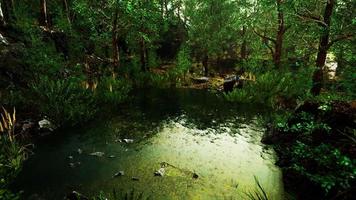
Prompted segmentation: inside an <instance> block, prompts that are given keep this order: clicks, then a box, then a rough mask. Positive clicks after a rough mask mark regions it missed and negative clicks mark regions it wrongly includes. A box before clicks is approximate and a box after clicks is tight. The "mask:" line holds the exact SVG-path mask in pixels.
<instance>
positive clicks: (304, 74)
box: [225, 69, 311, 107]
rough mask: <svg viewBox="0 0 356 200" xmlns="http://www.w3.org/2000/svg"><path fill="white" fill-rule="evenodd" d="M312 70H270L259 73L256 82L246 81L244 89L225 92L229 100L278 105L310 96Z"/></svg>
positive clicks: (271, 105)
mask: <svg viewBox="0 0 356 200" xmlns="http://www.w3.org/2000/svg"><path fill="white" fill-rule="evenodd" d="M310 76H311V70H306V69H305V70H302V71H299V72H297V74H293V73H291V72H286V73H281V72H277V71H270V72H266V73H264V74H260V75H257V79H256V82H253V83H252V82H251V83H246V84H245V85H244V87H243V88H242V89H235V90H234V91H233V92H231V93H228V94H225V98H226V99H227V100H228V101H232V102H240V103H254V104H255V103H258V104H265V105H268V106H270V107H276V105H278V104H279V103H281V102H280V101H282V100H283V101H286V102H288V101H296V100H297V99H304V98H306V97H307V96H308V93H309V90H310V87H311V81H310Z"/></svg>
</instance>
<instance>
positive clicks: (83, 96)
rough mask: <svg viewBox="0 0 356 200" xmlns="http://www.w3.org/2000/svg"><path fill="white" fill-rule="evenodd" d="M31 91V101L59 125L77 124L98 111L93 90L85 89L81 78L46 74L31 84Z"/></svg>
mask: <svg viewBox="0 0 356 200" xmlns="http://www.w3.org/2000/svg"><path fill="white" fill-rule="evenodd" d="M29 92H30V94H31V95H32V99H31V103H32V104H33V105H35V106H36V107H37V108H38V110H39V112H40V113H41V114H42V115H43V117H47V118H48V119H49V120H50V121H52V122H53V123H54V124H55V125H57V126H62V125H76V124H78V123H81V122H85V121H87V120H89V119H90V118H92V117H93V115H94V114H95V113H96V108H95V101H94V98H93V92H92V91H90V90H86V89H84V88H83V87H82V86H81V82H80V80H76V79H64V80H50V79H49V78H48V77H46V76H45V77H42V78H40V79H39V80H38V81H37V82H35V83H33V84H31V85H30V91H29Z"/></svg>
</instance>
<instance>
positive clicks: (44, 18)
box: [38, 0, 49, 27]
mask: <svg viewBox="0 0 356 200" xmlns="http://www.w3.org/2000/svg"><path fill="white" fill-rule="evenodd" d="M38 22H39V24H40V26H44V27H48V26H49V24H48V15H47V2H46V0H40V17H39V20H38Z"/></svg>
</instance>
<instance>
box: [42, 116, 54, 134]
mask: <svg viewBox="0 0 356 200" xmlns="http://www.w3.org/2000/svg"><path fill="white" fill-rule="evenodd" d="M38 125H39V127H40V129H41V130H45V131H46V130H48V131H51V132H52V131H54V129H55V126H54V125H53V124H52V122H50V121H48V120H47V119H43V120H41V121H39V122H38Z"/></svg>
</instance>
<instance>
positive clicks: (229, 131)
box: [14, 89, 284, 200]
mask: <svg viewBox="0 0 356 200" xmlns="http://www.w3.org/2000/svg"><path fill="white" fill-rule="evenodd" d="M133 96H134V97H133V98H132V99H131V100H130V101H129V103H128V104H125V105H123V106H119V107H115V108H112V109H111V110H110V111H109V112H108V111H107V113H101V114H100V117H97V119H94V120H92V121H90V122H88V123H86V124H85V125H84V126H82V127H80V128H73V129H70V130H61V131H58V132H57V133H55V134H53V135H51V136H47V137H45V138H41V139H40V140H39V141H37V142H36V148H35V150H34V151H35V154H34V155H33V156H31V157H30V159H29V160H28V161H26V162H25V165H24V168H23V170H22V172H21V173H20V175H19V176H18V180H16V183H15V186H14V188H16V189H17V190H19V189H21V190H23V191H24V192H25V195H26V196H27V197H30V196H33V195H34V194H36V195H37V196H40V197H42V198H44V199H51V200H56V199H60V200H62V199H63V197H64V195H65V194H66V193H68V192H70V191H72V190H76V191H78V192H80V193H82V194H85V195H87V196H91V195H98V194H99V193H100V192H101V191H102V192H103V193H112V191H113V190H117V191H122V192H123V193H125V192H130V191H133V190H134V191H135V193H139V194H141V193H142V194H143V196H144V197H151V199H177V200H178V199H179V200H180V199H202V200H206V199H247V197H246V193H248V192H253V191H254V190H255V189H256V187H257V185H256V182H255V178H254V177H256V178H257V179H258V180H259V182H260V183H261V185H262V186H263V187H264V188H265V190H266V192H267V193H268V195H269V197H270V199H273V200H279V199H283V197H284V189H283V182H282V173H281V170H280V169H279V168H278V167H276V166H275V165H274V163H275V154H274V152H273V150H272V149H271V147H268V146H266V145H263V144H262V143H261V142H260V140H261V137H262V135H263V132H264V131H265V130H264V128H263V127H262V125H261V124H260V123H258V121H259V120H258V119H259V118H260V117H261V116H267V115H268V114H270V113H269V112H270V111H269V110H268V109H264V108H256V107H255V106H254V107H249V106H244V105H236V104H230V103H228V102H226V101H224V100H223V99H222V98H221V97H218V95H216V94H213V93H210V92H208V91H204V90H188V89H177V90H172V89H169V90H168V89H167V90H149V89H147V90H140V91H136V92H134V94H133ZM95 152H96V154H97V155H98V153H99V154H102V153H104V155H100V156H95V155H90V154H92V153H95ZM101 152H102V153H101ZM161 167H163V168H164V172H165V173H164V176H163V177H160V176H155V175H154V173H155V171H157V170H159V169H160V168H161ZM119 171H123V172H124V175H123V176H118V177H114V178H113V175H114V174H115V173H117V172H119ZM133 177H135V178H134V179H138V180H133V179H132V178H133Z"/></svg>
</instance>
